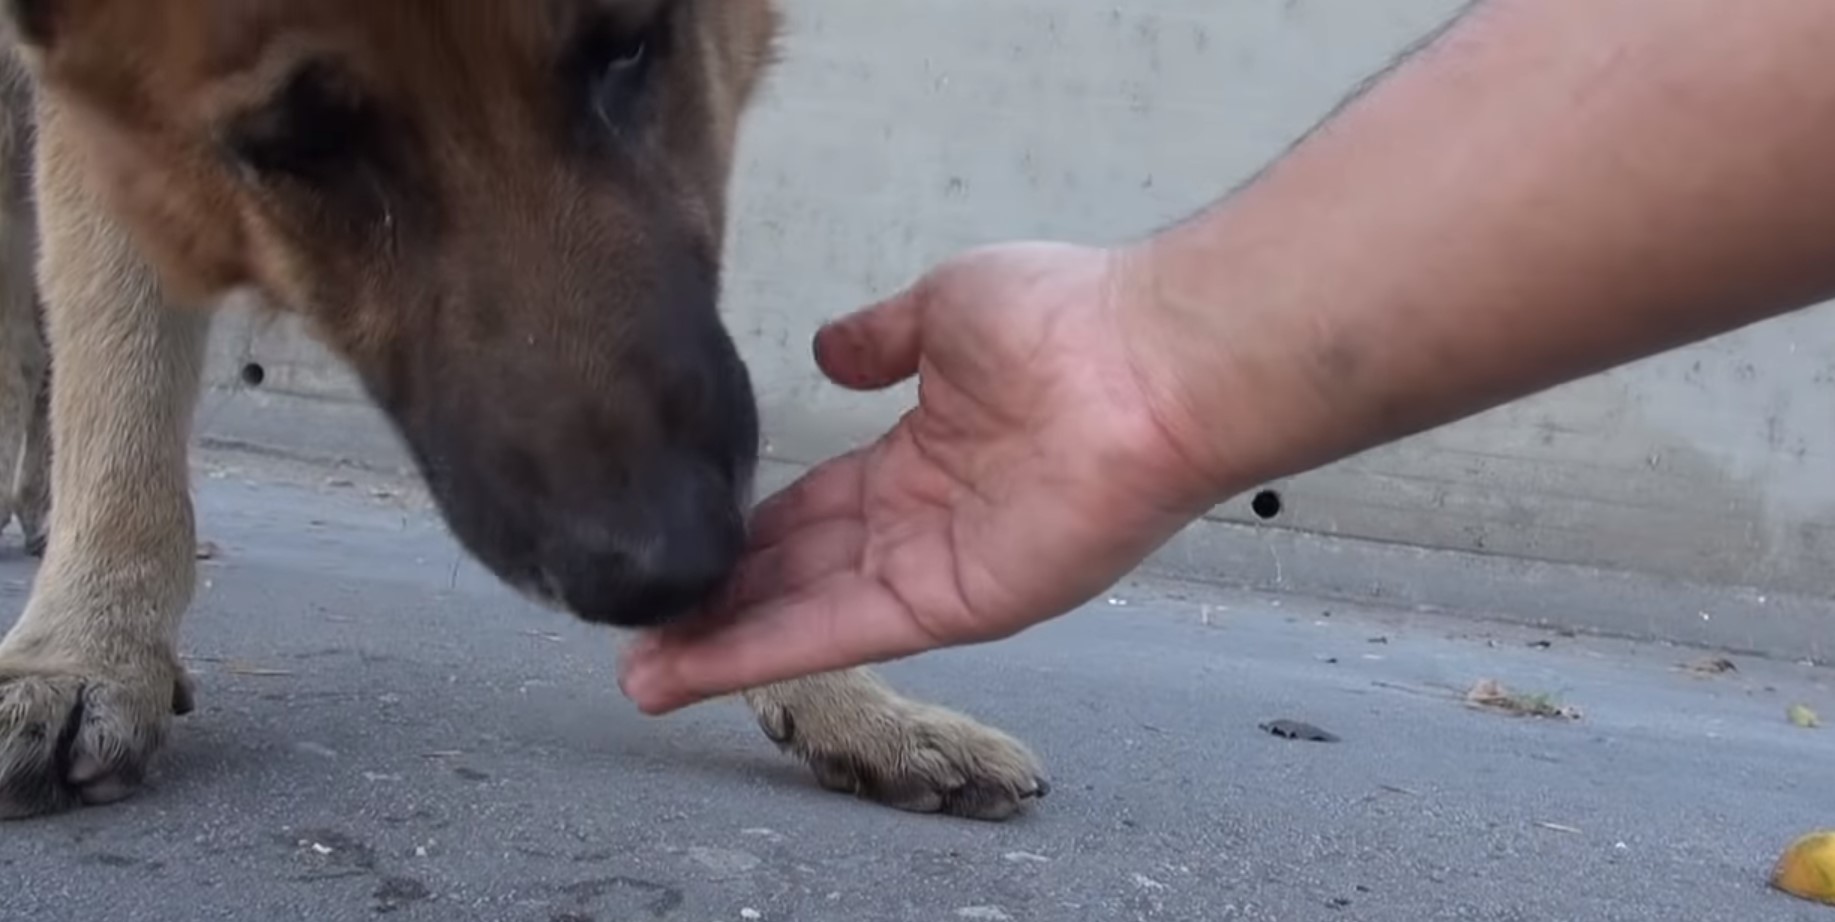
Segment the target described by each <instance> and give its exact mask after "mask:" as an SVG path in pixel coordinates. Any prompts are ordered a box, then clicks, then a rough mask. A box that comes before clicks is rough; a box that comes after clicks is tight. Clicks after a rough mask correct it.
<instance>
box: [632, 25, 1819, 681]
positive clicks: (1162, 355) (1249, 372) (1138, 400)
mask: <svg viewBox="0 0 1835 922" xmlns="http://www.w3.org/2000/svg"><path fill="white" fill-rule="evenodd" d="M1832 46H1835V7H1830V6H1828V5H1826V4H1810V3H1798V2H1793V0H1756V2H1753V3H1749V4H1745V5H1742V6H1741V8H1740V15H1738V16H1736V17H1734V16H1728V15H1727V12H1726V6H1725V4H1722V3H1717V2H1713V0H1669V2H1664V3H1648V2H1639V0H1492V2H1489V3H1484V4H1481V5H1478V6H1477V7H1475V8H1474V9H1473V10H1472V11H1470V12H1469V13H1468V14H1467V15H1466V16H1465V17H1464V18H1463V19H1462V20H1461V21H1460V22H1459V23H1458V24H1457V25H1455V26H1454V27H1453V28H1451V29H1449V30H1448V31H1447V32H1446V33H1445V34H1444V35H1443V36H1441V37H1440V38H1439V39H1437V40H1436V41H1434V42H1432V43H1431V44H1430V45H1428V46H1427V47H1426V48H1425V49H1423V50H1422V51H1421V52H1420V53H1419V54H1417V55H1415V56H1413V57H1412V58H1410V59H1409V60H1408V61H1407V62H1406V63H1404V64H1403V65H1401V66H1399V67H1397V68H1396V69H1395V70H1394V71H1393V72H1391V73H1390V74H1388V75H1387V76H1386V77H1384V79H1382V80H1380V81H1379V82H1377V83H1376V84H1375V85H1374V86H1373V87H1372V88H1371V89H1370V91H1369V92H1367V93H1366V94H1364V95H1363V96H1361V97H1360V98H1358V99H1357V100H1356V101H1355V102H1354V103H1353V104H1351V105H1349V106H1347V107H1345V109H1344V110H1343V111H1342V112H1340V113H1338V114H1336V115H1335V116H1334V117H1332V118H1330V119H1328V120H1327V121H1326V122H1325V123H1324V124H1322V125H1321V126H1320V128H1319V129H1318V130H1317V131H1315V132H1314V133H1313V134H1312V135H1310V136H1309V137H1308V138H1307V139H1305V140H1304V141H1303V142H1302V143H1300V144H1299V145H1296V147H1295V148H1294V149H1293V150H1292V151H1290V152H1289V153H1288V154H1287V155H1286V156H1284V157H1282V158H1280V159H1279V160H1278V161H1276V162H1275V163H1274V164H1273V165H1271V167H1270V168H1269V169H1268V170H1267V171H1265V172H1264V173H1263V174H1262V175H1261V176H1259V177H1257V178H1256V180H1255V181H1254V182H1252V183H1250V184H1249V185H1247V186H1245V187H1244V188H1242V189H1240V190H1238V191H1237V192H1236V193H1235V194H1233V195H1231V196H1229V197H1227V198H1226V199H1225V200H1223V201H1222V202H1220V203H1218V204H1217V205H1215V206H1213V207H1211V208H1209V209H1207V210H1206V211H1205V212H1204V213H1202V214H1200V215H1198V216H1196V217H1194V218H1193V219H1192V220H1190V221H1187V222H1185V223H1183V224H1181V225H1179V226H1177V227H1173V228H1169V229H1167V230H1165V231H1162V232H1160V233H1158V234H1155V235H1153V236H1151V237H1149V238H1147V239H1144V240H1141V241H1139V242H1136V243H1133V244H1129V245H1126V246H1121V247H1116V248H1113V249H1101V248H1082V247H1070V246H1060V245H1045V244H1025V245H1011V246H1006V247H998V248H993V249H990V250H983V251H978V252H975V253H971V254H966V255H964V256H960V257H957V258H954V259H952V260H949V261H947V262H945V263H944V264H942V265H941V266H939V267H937V268H936V269H934V270H932V271H931V272H930V273H928V274H926V275H925V276H924V277H923V278H921V279H920V280H919V281H918V282H917V283H916V284H915V285H914V286H913V287H912V288H911V289H910V290H909V291H907V292H905V293H902V294H900V295H898V296H895V297H894V298H892V299H890V300H888V301H886V302H884V303H881V304H878V305H875V306H873V307H870V308H867V309H866V310H864V311H862V312H860V313H858V314H855V315H853V316H850V317H848V318H846V319H844V320H842V321H840V322H838V323H836V324H834V325H832V326H830V327H829V328H827V329H825V330H824V331H823V332H822V334H821V335H820V337H819V338H818V341H817V359H818V364H819V365H820V366H821V368H822V370H823V371H824V373H826V374H827V375H828V376H829V377H830V378H831V379H833V380H835V381H836V382H837V383H839V384H842V385H843V386H849V387H859V388H878V387H884V386H887V385H890V384H892V383H895V382H897V381H900V380H903V379H905V378H908V377H910V376H911V375H912V374H916V375H917V376H918V380H919V391H920V394H919V400H918V405H917V406H916V407H914V408H913V409H912V410H911V411H910V412H909V413H908V414H907V415H906V416H905V417H904V418H902V419H901V420H900V421H899V422H898V424H897V425H896V426H895V427H894V428H893V429H892V430H891V431H890V432H888V433H887V434H886V435H885V436H884V437H883V438H881V439H880V440H879V441H878V442H876V443H875V444H873V445H872V446H870V447H868V448H866V449H863V450H861V451H858V452H855V453H853V454H850V455H846V456H844V457H842V458H838V459H836V460H834V461H831V462H829V463H827V464H825V465H823V466H821V467H818V468H816V469H815V470H813V471H811V472H810V473H809V474H808V475H806V476H805V477H804V478H803V479H802V480H800V481H799V482H798V483H796V484H794V485H793V486H792V487H791V488H789V489H788V490H786V491H785V492H784V493H782V494H779V495H778V496H776V497H773V498H772V499H770V500H768V501H767V503H766V504H765V505H764V506H763V507H762V508H761V510H760V512H759V515H758V529H757V532H756V534H755V535H754V537H753V540H752V545H751V547H750V549H749V550H748V551H747V553H746V556H745V557H744V559H743V562H742V565H741V570H740V573H741V576H740V578H739V579H738V580H736V581H735V583H734V585H733V590H732V591H731V592H729V593H728V594H727V596H726V597H725V599H724V600H723V601H722V603H721V604H719V605H717V606H715V607H714V609H713V610H712V611H710V612H708V613H707V615H706V617H705V618H704V619H702V620H701V621H699V622H691V623H690V624H685V625H675V626H671V627H669V628H666V629H663V630H660V631H657V632H653V633H652V634H650V635H649V636H648V637H647V638H646V639H645V640H644V642H642V643H641V644H639V645H637V646H636V647H634V648H633V649H632V650H631V652H630V654H629V655H628V657H627V659H626V662H625V667H624V670H623V679H622V686H623V688H624V691H625V693H626V694H627V695H628V696H630V697H631V698H632V699H633V700H634V701H635V702H636V703H637V704H638V706H639V707H641V708H643V709H644V710H645V711H647V712H650V713H662V712H666V711H670V710H673V709H676V708H680V707H683V706H686V705H688V704H692V703H694V702H696V701H699V700H702V699H704V698H708V697H712V696H716V695H721V694H725V693H727V692H729V691H730V690H732V689H735V688H739V687H743V686H747V685H755V684H758V683H760V682H766V681H776V680H781V679H784V678H788V677H791V676H796V675H801V674H806V673H811V672H816V671H821V670H830V669H835V668H840V667H845V666H850V665H856V664H862V663H868V662H879V661H884V660H889V659H894V658H898V657H903V656H909V655H912V654H916V653H920V652H924V651H926V650H931V649H936V648H940V647H946V646H952V645H957V644H968V643H979V642H985V641H989V640H995V639H999V638H1003V637H1008V636H1011V635H1013V634H1015V633H1017V632H1019V631H1022V630H1025V629H1026V628H1028V627H1030V626H1032V625H1035V624H1038V623H1040V622H1042V621H1045V620H1048V619H1050V618H1053V617H1057V616H1059V615H1061V614H1062V613H1064V612H1067V611H1069V610H1071V609H1072V608H1074V607H1076V606H1077V605H1078V604H1080V603H1082V602H1084V601H1086V600H1088V599H1089V598H1091V597H1092V596H1094V595H1095V594H1096V593H1097V592H1100V591H1101V590H1102V589H1103V588H1104V587H1106V586H1107V585H1109V584H1111V583H1112V582H1113V581H1114V580H1115V579H1116V578H1119V577H1120V576H1122V575H1123V574H1125V572H1126V571H1127V570H1128V569H1130V568H1131V567H1133V566H1134V565H1136V564H1138V563H1139V561H1140V560H1141V559H1143V558H1144V557H1145V556H1146V555H1147V554H1148V553H1150V552H1151V551H1152V550H1153V549H1154V548H1156V547H1158V546H1159V545H1160V544H1161V543H1163V542H1164V541H1165V540H1167V539H1168V538H1169V537H1170V536H1171V535H1172V534H1173V533H1174V532H1175V531H1176V530H1177V529H1178V528H1180V527H1181V526H1183V525H1184V524H1186V523H1187V522H1188V521H1190V519H1191V518H1193V517H1195V516H1197V515H1198V514H1200V513H1201V512H1202V511H1203V510H1204V509H1205V508H1207V507H1209V506H1210V505H1212V504H1214V503H1216V502H1219V501H1222V500H1224V499H1226V498H1228V497H1230V496H1232V495H1235V494H1237V493H1239V492H1241V491H1243V490H1245V489H1249V488H1252V487H1253V486H1254V485H1256V484H1258V483H1260V482H1262V481H1265V480H1267V479H1269V478H1274V477H1280V476H1287V475H1292V474H1296V473H1300V472H1303V471H1306V470H1309V469H1312V468H1314V467H1317V466H1319V465H1322V464H1326V463H1330V462H1332V461H1335V460H1338V459H1340V458H1344V457H1346V456H1348V455H1351V454H1354V453H1356V452H1359V451H1362V450H1365V449H1368V448H1372V447H1375V446H1378V445H1381V444H1384V443H1387V442H1391V441H1394V440H1396V439H1400V438H1403V437H1405V436H1408V435H1412V434H1415V433H1418V432H1421V431H1423V430H1425V429H1428V428H1432V427H1436V426H1440V425H1444V424H1447V423H1451V422H1454V421H1456V420H1458V419H1461V418H1464V417H1466V416H1469V415H1471V414H1474V413H1477V412H1481V411H1483V410H1486V409H1489V408H1491V407H1494V406H1496V405H1498V404H1500V403H1504V402H1506V401H1509V400H1514V399H1517V398H1520V397H1524V396H1528V395H1530V394H1533V393H1535V392H1538V391H1540V390H1543V389H1545V388H1548V387H1551V386H1554V385H1556V384H1560V383H1562V382H1565V381H1569V380H1573V379H1575V378H1578V377H1582V376H1584V375H1587V374H1590V373H1593V372H1597V371H1600V370H1604V369H1606V368H1609V367H1613V366H1615V365H1619V364H1623V363H1626V362H1630V361H1633V360H1636V359H1639V358H1643V357H1645V356H1649V355H1652V354H1655V353H1657V352H1661V351H1664V350H1666V349H1670V348H1674V347H1676V346H1680V345H1683V344H1687V343H1690V342H1694V341H1698V340H1701V339H1705V338H1708V337H1710V336H1714V335H1718V334H1720V333H1724V332H1727V331H1731V330H1733V329H1736V328H1738V327H1741V326H1745V325H1747V324H1751V323H1755V322H1758V321H1761V320H1763V319H1766V318H1769V317H1773V316H1776V315H1779V314H1783V313H1787V312H1790V311H1793V310H1797V309H1801V308H1803V307H1806V306H1809V305H1811V304H1814V303H1816V302H1818V301H1821V300H1824V299H1826V298H1829V297H1831V296H1835V260H1831V259H1830V258H1829V256H1828V251H1829V248H1830V247H1831V246H1835V169H1830V163H1831V156H1832V155H1835V117H1832V116H1835V83H1832V82H1830V81H1829V80H1828V78H1827V74H1826V69H1827V49H1828V48H1829V47H1832Z"/></svg>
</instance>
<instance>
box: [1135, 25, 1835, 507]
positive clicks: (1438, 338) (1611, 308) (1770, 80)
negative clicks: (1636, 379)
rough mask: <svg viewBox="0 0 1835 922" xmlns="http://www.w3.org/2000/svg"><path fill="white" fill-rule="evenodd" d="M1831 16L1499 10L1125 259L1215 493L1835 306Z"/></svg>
mask: <svg viewBox="0 0 1835 922" xmlns="http://www.w3.org/2000/svg"><path fill="white" fill-rule="evenodd" d="M1830 47H1835V6H1831V5H1828V4H1822V3H1802V2H1796V0H1754V2H1751V3H1746V4H1741V5H1740V8H1739V9H1738V11H1737V13H1734V12H1733V11H1731V10H1729V8H1728V6H1727V5H1726V4H1724V3H1720V2H1716V0H1663V2H1649V0H1494V2H1491V3H1488V4H1484V5H1481V6H1480V7H1479V8H1478V9H1477V10H1476V11H1475V12H1473V13H1472V14H1470V16H1468V18H1467V19H1466V21H1464V22H1463V23H1461V24H1460V25H1458V26H1456V27H1455V28H1454V29H1453V30H1451V31H1450V32H1449V33H1448V34H1447V36H1445V37H1444V38H1443V39H1442V40H1441V41H1439V42H1437V43H1435V44H1434V45H1433V46H1431V47H1430V48H1429V49H1428V50H1426V51H1424V52H1423V53H1422V54H1420V55H1419V56H1417V57H1416V58H1415V59H1414V60H1412V61H1411V62H1409V63H1407V64H1405V65H1403V66H1402V67H1400V68H1398V69H1397V70H1396V71H1395V72H1394V73H1393V74H1391V75H1390V77H1389V78H1387V79H1385V80H1384V81H1382V82H1381V83H1379V84H1378V85H1377V86H1376V87H1375V88H1374V89H1373V90H1372V91H1371V92H1370V93H1368V94H1367V95H1365V96H1364V97H1363V98H1362V99H1361V100H1359V101H1357V102H1356V103H1354V104H1352V105H1351V106H1349V107H1348V108H1347V109H1346V110H1345V111H1344V112H1343V113H1342V114H1341V115H1340V116H1339V117H1338V118H1336V119H1334V120H1332V121H1330V122H1328V123H1327V124H1326V125H1325V126H1323V127H1322V128H1321V129H1320V130H1319V131H1317V132H1315V134H1314V135H1313V136H1312V137H1310V138H1309V139H1308V140H1307V141H1305V142H1304V143H1302V144H1300V145H1298V146H1297V147H1296V148H1295V150H1293V151H1292V152H1291V153H1290V155H1288V156H1287V157H1285V158H1283V159H1282V160H1281V161H1279V162H1277V163H1276V164H1275V165H1274V166H1272V167H1271V168H1270V169H1269V170H1268V171H1267V172H1266V173H1265V174H1264V175H1263V176H1261V177H1260V178H1259V179H1258V180H1257V181H1256V182H1254V183H1252V184H1251V185H1249V186H1248V187H1246V188H1244V189H1243V190H1241V191H1239V192H1238V193H1237V194H1236V195H1234V196H1232V197H1231V198H1230V199H1229V200H1228V201H1226V202H1224V203H1222V204H1221V205H1219V206H1217V207H1215V208H1213V209H1211V210H1210V211H1209V212H1207V213H1206V214H1204V215H1201V216H1199V217H1198V218H1195V219H1194V220H1192V221H1190V222H1187V223H1186V224H1184V225H1182V226H1180V227H1177V228H1174V229H1171V230H1168V231H1167V232H1165V233H1163V234H1160V235H1159V236H1157V237H1156V238H1154V239H1153V240H1152V241H1151V242H1150V243H1148V244H1146V245H1145V246H1144V247H1142V248H1140V249H1139V250H1138V251H1137V252H1136V253H1134V254H1132V255H1135V256H1138V257H1140V260H1139V264H1140V265H1141V266H1143V267H1144V268H1145V270H1146V272H1147V273H1149V274H1150V276H1151V281H1152V283H1153V285H1154V287H1155V296H1154V297H1153V298H1151V299H1148V301H1147V302H1146V303H1147V304H1149V305H1150V308H1151V309H1150V311H1149V313H1148V314H1147V315H1144V316H1145V317H1146V319H1148V320H1149V321H1150V322H1148V323H1146V324H1142V325H1139V326H1138V327H1137V329H1138V330H1140V331H1143V335H1147V336H1149V337H1153V338H1157V339H1159V340H1160V342H1159V343H1157V344H1156V345H1155V347H1154V352H1155V353H1157V354H1162V355H1164V354H1170V355H1172V356H1173V359H1172V360H1169V361H1159V362H1154V363H1153V364H1154V366H1155V367H1153V368H1147V369H1143V374H1144V375H1145V376H1146V377H1147V378H1149V380H1150V382H1151V383H1152V385H1153V386H1154V387H1156V389H1159V390H1162V391H1163V392H1164V393H1165V394H1166V395H1167V396H1168V398H1169V401H1170V402H1169V406H1170V407H1171V409H1170V411H1169V416H1168V419H1169V425H1170V426H1171V428H1173V429H1174V434H1175V436H1176V437H1178V438H1179V439H1180V440H1181V441H1182V442H1183V444H1184V446H1185V447H1186V448H1187V449H1188V451H1190V452H1191V453H1192V454H1193V455H1194V456H1195V457H1197V458H1198V459H1199V460H1200V463H1201V465H1202V466H1203V467H1205V468H1207V469H1209V470H1211V471H1215V472H1217V475H1218V478H1219V484H1218V485H1219V486H1220V487H1221V488H1222V491H1223V492H1224V493H1230V492H1235V491H1236V490H1239V489H1242V488H1245V487H1247V486H1250V485H1252V484H1253V483H1254V482H1255V481H1257V480H1260V479H1264V478H1268V477H1275V476H1281V475H1285V474H1290V473H1295V472H1298V471H1301V470H1305V469H1308V468H1310V467H1313V466H1316V465H1318V464H1322V463H1326V462H1329V461H1332V460H1336V459H1338V458H1340V457H1343V456H1345V455H1348V454H1351V453H1354V452H1356V451H1360V450H1363V449H1365V448H1368V447H1372V446H1375V445H1378V444H1382V443H1384V442H1387V441H1390V440H1393V439H1396V438H1400V437H1403V436H1405V435H1409V434H1412V433H1414V432H1417V431H1419V430H1422V429H1425V428H1430V427H1433V426H1436V425H1440V424H1443V423H1447V422H1451V421H1453V420H1455V419H1458V418H1460V417H1462V416H1465V415H1469V414H1471V413H1475V412H1478V411H1480V410H1483V409H1487V408H1489V407H1491V406H1495V405H1496V404H1499V403H1502V402H1505V401H1507V400H1511V399H1515V398H1517V397H1521V396H1524V395H1527V394H1529V393H1532V392H1535V391H1537V390H1540V389H1542V388H1545V387H1548V386H1552V385H1554V384H1558V383H1561V382H1563V381H1567V380H1571V379H1573V378H1576V377H1579V376H1582V375H1584V374H1588V373H1591V372H1593V371H1597V370H1601V369H1603V368H1606V367H1610V366H1613V365H1616V364H1620V363H1623V362H1626V361H1630V360H1632V359H1635V358H1639V357H1642V356H1645V355H1648V354H1652V353H1655V352H1659V351H1662V350H1664V349H1666V348H1670V347H1673V346H1676V345H1680V344H1683V343H1686V342H1690V341H1694V340H1698V339H1701V338H1705V337H1707V336H1711V335H1714V334H1717V333H1720V332H1724V331H1726V330H1730V329H1733V328H1735V327H1738V326H1742V325H1744V324H1747V323H1750V322H1753V321H1756V320H1759V319H1763V318H1765V317H1769V316H1773V315H1776V314H1779V313H1783V312H1786V311H1789V310H1792V309H1795V308H1799V307H1802V306H1805V305H1807V304H1810V303H1813V302H1814V301H1816V300H1819V299H1821V298H1823V297H1826V296H1828V295H1830V294H1831V293H1835V82H1831V81H1830V80H1829V79H1828V75H1827V49H1828V48H1830Z"/></svg>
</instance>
